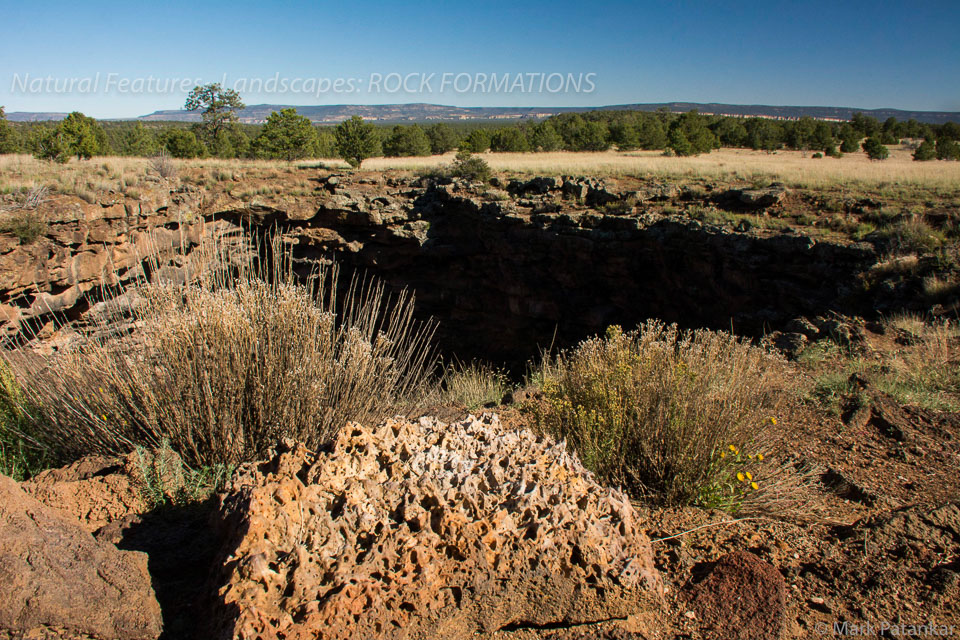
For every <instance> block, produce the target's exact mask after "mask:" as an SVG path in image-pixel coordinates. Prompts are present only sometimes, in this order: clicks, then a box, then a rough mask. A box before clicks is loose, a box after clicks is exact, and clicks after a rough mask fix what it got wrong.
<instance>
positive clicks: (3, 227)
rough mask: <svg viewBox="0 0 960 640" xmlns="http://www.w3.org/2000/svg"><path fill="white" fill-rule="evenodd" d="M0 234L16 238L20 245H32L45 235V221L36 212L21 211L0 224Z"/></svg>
mask: <svg viewBox="0 0 960 640" xmlns="http://www.w3.org/2000/svg"><path fill="white" fill-rule="evenodd" d="M0 233H9V234H11V235H14V236H16V237H17V239H18V240H19V241H20V244H33V243H34V242H36V241H37V240H39V239H40V238H41V236H43V235H44V234H46V233H47V221H46V220H45V219H44V218H43V216H42V215H40V214H39V213H38V212H37V211H31V210H27V209H22V210H20V211H16V212H14V213H13V215H11V216H10V217H9V218H8V219H7V220H4V221H3V222H2V223H0Z"/></svg>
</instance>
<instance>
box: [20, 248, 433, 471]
mask: <svg viewBox="0 0 960 640" xmlns="http://www.w3.org/2000/svg"><path fill="white" fill-rule="evenodd" d="M241 244H243V245H245V246H246V245H248V244H249V242H248V240H245V241H243V242H242V243H241ZM270 244H271V246H272V248H269V249H268V250H264V251H262V252H261V253H263V254H265V255H270V256H273V257H272V258H268V259H264V260H261V259H259V258H257V257H256V256H257V252H256V251H247V252H242V251H237V249H236V248H235V247H230V246H227V244H226V243H214V246H205V247H201V248H200V249H197V250H196V252H199V253H196V252H195V254H192V255H194V256H196V255H199V256H200V258H199V259H198V260H196V261H195V263H196V264H198V265H202V266H201V267H198V268H197V270H196V271H197V273H196V278H195V279H193V280H192V281H190V282H188V283H186V284H182V283H178V282H177V281H176V279H175V278H173V277H169V278H167V277H159V276H162V275H163V274H166V273H168V272H167V271H165V270H164V269H157V270H156V271H155V276H156V277H154V279H153V281H151V282H147V281H139V282H137V283H136V284H133V285H131V286H129V287H127V289H126V290H124V291H123V292H120V295H118V296H116V297H115V298H113V299H112V301H110V302H106V303H103V304H101V305H98V306H97V307H96V308H95V309H94V311H95V313H92V314H91V316H92V317H93V318H94V327H93V330H91V331H89V332H88V334H87V335H85V336H83V337H79V338H78V339H77V340H76V341H75V342H74V344H72V345H71V346H69V347H68V348H65V349H62V350H60V351H59V352H56V353H54V354H52V355H40V354H38V353H35V352H33V351H31V350H29V349H25V348H20V349H15V350H12V351H6V352H5V353H4V355H3V357H4V359H5V360H6V362H7V364H8V366H9V367H10V369H11V371H12V372H13V374H14V376H15V378H16V381H17V384H18V385H19V387H20V388H21V389H22V398H23V402H22V403H20V407H21V410H22V411H23V412H24V414H25V415H27V416H28V418H29V429H28V430H27V431H26V433H23V434H22V435H23V436H24V437H25V438H26V439H27V440H28V441H29V442H30V443H32V444H33V446H35V447H36V448H38V449H40V450H44V451H51V452H54V453H55V454H56V457H57V458H61V459H62V458H67V459H69V458H75V457H79V456H83V455H88V454H90V453H95V452H99V453H107V454H114V453H124V452H128V451H131V450H133V449H134V448H136V447H138V446H141V447H146V448H151V449H155V448H158V447H160V446H161V444H162V443H163V442H169V443H170V447H172V448H173V450H174V451H176V452H177V453H178V454H180V456H181V457H182V458H183V460H184V461H185V462H186V463H187V464H188V465H190V466H191V467H200V466H208V465H216V464H236V463H239V462H243V461H248V460H254V459H257V458H261V457H263V456H265V455H266V453H267V450H268V449H269V448H270V447H271V446H273V445H275V444H276V443H277V442H278V441H279V440H281V439H282V438H294V439H296V440H299V441H302V442H304V443H305V444H307V446H310V447H318V446H321V445H322V444H323V443H325V442H326V441H328V440H329V439H330V438H331V437H332V436H333V434H334V433H335V432H336V431H337V429H339V428H340V427H341V426H343V425H344V424H345V423H346V422H347V421H350V420H357V421H365V422H375V421H378V420H380V419H382V418H384V417H386V416H387V415H389V414H392V413H393V412H395V411H398V410H399V409H400V408H402V407H403V406H404V405H405V403H407V402H408V401H409V400H410V399H411V398H413V397H415V396H416V395H417V394H418V393H419V392H420V391H421V390H422V389H423V388H424V385H426V384H427V380H428V376H429V371H430V369H431V367H432V355H431V354H432V350H431V347H430V338H431V334H432V324H430V323H426V324H424V323H418V322H416V321H415V320H414V318H413V298H412V296H410V295H408V294H407V293H405V292H403V293H400V294H399V295H397V296H395V297H392V298H391V297H390V296H388V295H387V293H386V292H385V290H384V288H383V286H382V285H381V284H378V283H377V282H374V281H359V280H352V281H351V284H350V287H349V289H348V290H347V291H346V292H343V291H340V292H339V294H338V290H337V289H338V287H337V282H338V279H339V274H338V270H337V269H336V267H321V268H320V269H319V270H316V271H314V272H313V273H312V275H310V277H309V278H307V280H306V281H302V280H301V279H298V277H297V276H296V275H295V274H294V271H293V266H292V259H291V256H290V255H289V252H288V251H286V250H284V249H282V248H281V247H280V244H279V243H278V242H276V241H273V242H271V243H270Z"/></svg>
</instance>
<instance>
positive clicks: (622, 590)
mask: <svg viewBox="0 0 960 640" xmlns="http://www.w3.org/2000/svg"><path fill="white" fill-rule="evenodd" d="M220 521H221V524H222V525H223V527H222V528H223V530H224V531H226V532H228V533H227V539H226V544H225V546H224V549H223V551H222V556H223V557H222V558H221V561H222V564H223V567H224V570H223V573H222V575H221V578H220V585H221V586H220V589H219V599H220V611H219V615H218V617H217V624H218V626H219V629H218V631H219V635H220V637H233V638H244V639H248V638H249V639H252V638H263V639H268V638H287V639H293V638H325V639H327V638H338V639H340V638H344V639H347V638H350V639H353V638H357V639H359V638H411V639H413V638H445V639H447V640H457V639H458V638H468V637H471V636H472V635H473V634H474V633H476V632H490V631H495V630H497V629H500V628H503V627H505V626H508V625H526V624H529V625H547V624H551V623H559V622H569V623H578V622H588V621H597V620H603V619H610V618H617V617H626V616H628V615H630V614H632V613H634V612H637V611H650V610H652V609H656V608H657V606H658V604H659V594H660V592H661V589H662V587H661V583H660V578H659V575H658V573H657V571H656V569H655V568H654V565H653V559H652V555H651V549H650V543H649V540H648V539H647V537H646V535H645V534H644V533H643V531H642V530H641V528H640V527H641V525H640V522H639V521H638V517H637V515H636V513H635V512H634V510H633V508H632V507H631V505H630V503H629V501H628V500H627V498H626V496H625V495H624V494H623V493H621V492H620V491H618V490H612V489H607V488H604V487H602V486H600V485H598V484H597V483H596V482H595V480H594V479H593V477H592V475H591V474H590V473H589V472H587V471H586V470H585V469H584V468H583V466H582V465H581V464H580V462H579V461H578V460H577V458H576V457H575V456H573V455H571V454H569V453H568V452H567V451H566V450H565V446H564V445H563V444H557V443H555V442H552V441H550V440H548V439H543V438H538V437H537V436H535V435H534V434H533V433H531V432H529V431H527V430H516V431H515V430H508V429H505V428H503V427H501V425H500V423H499V421H498V419H497V418H496V416H484V417H483V418H481V419H476V418H474V417H472V416H471V417H470V418H468V419H467V420H464V421H462V422H458V423H454V424H450V425H445V424H443V423H441V422H438V421H435V420H433V419H429V418H422V419H421V420H420V421H419V422H407V421H400V420H391V421H387V423H386V424H384V425H382V426H380V427H379V428H376V429H366V428H364V427H362V426H360V425H356V424H354V425H350V426H349V427H347V428H346V429H344V430H343V431H342V433H341V435H340V436H339V438H338V439H337V441H336V442H335V443H334V444H333V445H332V448H331V449H330V451H329V452H320V453H317V454H313V453H311V452H309V451H307V450H306V449H305V448H304V447H302V446H301V445H292V444H291V445H290V446H288V447H285V448H284V449H283V450H281V451H280V452H279V453H278V454H277V455H276V456H275V457H274V458H273V459H272V460H270V461H269V462H266V463H263V464H259V465H250V466H247V467H246V468H242V469H241V470H240V471H239V472H238V473H237V474H236V475H235V476H234V479H233V482H232V487H231V490H230V492H229V493H228V495H227V496H226V497H225V498H224V499H223V501H222V505H221V509H220Z"/></svg>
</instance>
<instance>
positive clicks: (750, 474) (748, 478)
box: [747, 471, 753, 480]
mask: <svg viewBox="0 0 960 640" xmlns="http://www.w3.org/2000/svg"><path fill="white" fill-rule="evenodd" d="M747 480H753V474H752V473H750V472H749V471H747Z"/></svg>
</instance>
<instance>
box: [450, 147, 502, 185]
mask: <svg viewBox="0 0 960 640" xmlns="http://www.w3.org/2000/svg"><path fill="white" fill-rule="evenodd" d="M450 174H451V175H452V176H453V177H455V178H463V179H464V180H469V181H470V182H487V181H489V180H490V176H491V175H492V174H493V172H492V170H491V169H490V165H489V164H487V161H486V160H484V159H483V158H478V157H476V156H474V155H473V154H472V153H470V152H469V151H467V150H466V149H461V150H460V151H458V152H457V157H456V158H455V159H454V161H453V164H452V165H451V167H450Z"/></svg>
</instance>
